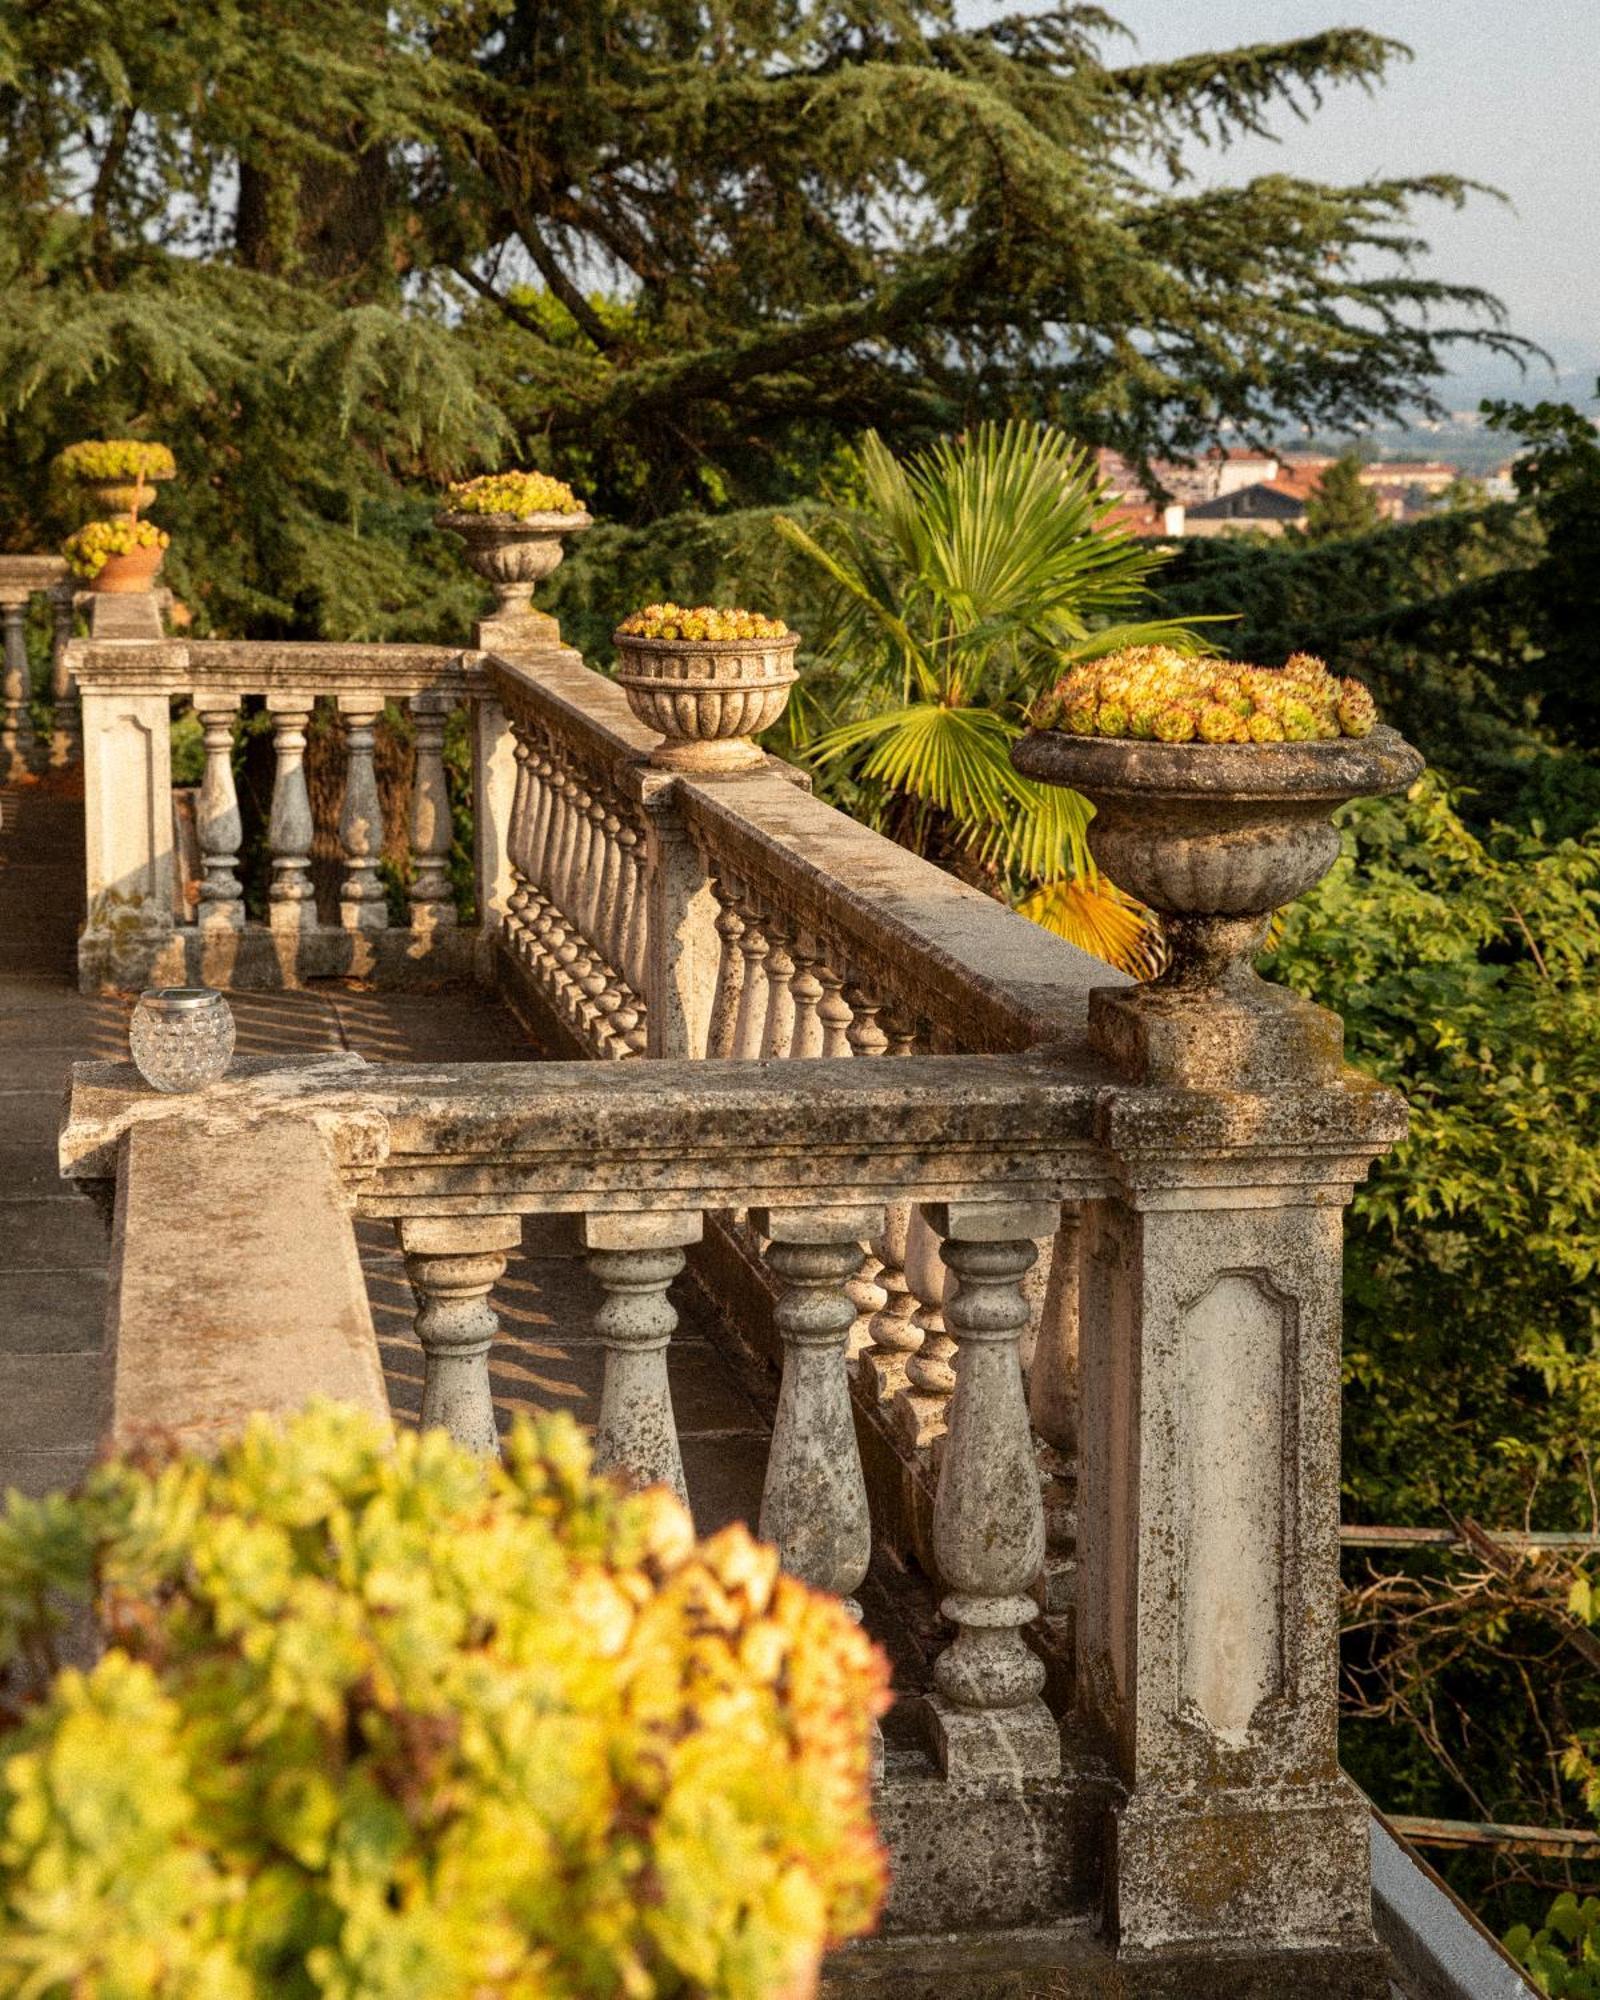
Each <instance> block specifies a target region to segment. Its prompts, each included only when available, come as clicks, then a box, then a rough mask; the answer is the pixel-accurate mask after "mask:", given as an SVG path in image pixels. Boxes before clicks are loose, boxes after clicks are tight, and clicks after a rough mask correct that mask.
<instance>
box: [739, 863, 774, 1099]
mask: <svg viewBox="0 0 1600 2000" xmlns="http://www.w3.org/2000/svg"><path fill="white" fill-rule="evenodd" d="M738 910H739V924H740V930H739V955H740V957H741V958H742V959H743V961H744V972H743V976H742V978H741V980H740V983H739V1012H738V1014H737V1016H736V1018H735V1021H734V1030H733V1054H734V1055H735V1056H736V1057H738V1058H739V1060H740V1061H742V1062H749V1061H754V1060H755V1058H756V1057H758V1056H759V1055H760V1054H761V1052H762V1040H763V1037H764V1035H765V1032H766V1025H767V934H766V930H765V928H764V920H763V917H762V911H761V905H760V904H759V903H758V902H757V901H756V899H755V897H754V896H753V895H751V894H749V892H748V891H747V892H745V893H744V894H742V895H741V896H740V899H739V903H738Z"/></svg>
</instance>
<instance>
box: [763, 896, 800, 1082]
mask: <svg viewBox="0 0 1600 2000" xmlns="http://www.w3.org/2000/svg"><path fill="white" fill-rule="evenodd" d="M793 942H794V932H793V931H792V930H791V929H790V927H789V926H788V925H787V924H786V923H784V922H783V920H782V919H781V918H780V917H777V916H773V915H770V914H769V916H768V918H767V962H766V974H767V1018H766V1022H765V1025H764V1026H763V1028H762V1032H761V1053H762V1054H763V1055H764V1056H780V1057H781V1056H788V1055H792V1054H793V1053H794V1019H795V1015H794V973H795V963H794V957H793V954H792V953H791V951H790V949H789V947H790V945H791V944H793Z"/></svg>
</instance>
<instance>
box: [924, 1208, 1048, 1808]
mask: <svg viewBox="0 0 1600 2000" xmlns="http://www.w3.org/2000/svg"><path fill="white" fill-rule="evenodd" d="M928 1221H929V1223H930V1225H931V1227H932V1228H933V1229H934V1231H935V1232H936V1233H937V1234H938V1235H940V1236H942V1237H943V1238H944V1261H945V1263H946V1264H947V1265H948V1266H949V1267H950V1269H951V1271H952V1272H953V1273H954V1274H955V1277H956V1280H957V1288H956V1290H955V1292H954V1293H953V1295H952V1296H951V1298H950V1300H949V1303H948V1305H947V1307H946V1317H947V1319H948V1321H949V1325H950V1329H951V1331H952V1332H953V1333H954V1335H955V1338H956V1344H957V1348H958V1350H959V1361H958V1364H957V1367H956V1386H955V1394H954V1395H953V1397H952V1398H951V1408H950V1429H949V1434H948V1435H947V1437H946V1438H945V1441H944V1450H943V1453H942V1455H941V1458H940V1464H939V1490H938V1497H937V1499H936V1501H935V1503H934V1516H933V1546H934V1555H935V1558H936V1560H937V1563H938V1568H939V1579H940V1582H941V1583H942V1584H943V1585H944V1587H945V1589H946V1590H947V1592H948V1593H949V1594H948V1595H947V1596H946V1597H945V1599H944V1602H943V1604H942V1606H941V1609H942V1610H943V1612H944V1614H945V1616H946V1617H947V1618H949V1619H952V1620H953V1621H954V1622H955V1624H956V1626H957V1627H958V1628H959V1629H958V1633H957V1637H956V1639H955V1641H954V1643H953V1644H951V1645H950V1646H947V1647H946V1648H945V1650H944V1652H942V1653H941V1654H940V1655H939V1657H938V1659H937V1660H936V1661H935V1662H934V1668H933V1679H934V1686H935V1688H936V1689H937V1690H938V1692H937V1693H936V1694H933V1695H930V1696H929V1697H928V1713H929V1717H930V1721H931V1724H932V1734H933V1739H934V1743H935V1747H936V1749H937V1751H938V1755H939V1759H940V1763H941V1765H942V1766H943V1769H944V1772H945V1775H946V1776H947V1777H955V1778H967V1777H972V1778H989V1779H1000V1778H1004V1779H1009V1780H1011V1781H1013V1782H1016V1781H1018V1780H1020V1779H1023V1778H1035V1777H1051V1776H1054V1775H1056V1774H1057V1773H1058V1772H1059V1771H1060V1768H1061V1739H1060V1733H1059V1731H1058V1729H1057V1726H1056V1723H1055V1721H1054V1719H1053V1718H1052V1716H1051V1714H1050V1711H1049V1709H1048V1708H1047V1707H1046V1706H1045V1704H1044V1702H1043V1701H1042V1700H1041V1699H1040V1690H1041V1689H1042V1688H1043V1686H1044V1678H1045V1673H1044V1663H1043V1661H1041V1660H1040V1659H1039V1657H1038V1655H1037V1654H1035V1653H1034V1652H1032V1651H1031V1650H1030V1649H1029V1647H1028V1645H1027V1642H1026V1641H1025V1640H1024V1639H1023V1636H1022V1629H1021V1628H1022V1627H1023V1626H1024V1625H1026V1624H1028V1623H1029V1622H1030V1620H1032V1619H1033V1618H1035V1617H1036V1616H1037V1615H1038V1606H1037V1604H1036V1603H1035V1601H1034V1599H1033V1597H1032V1596H1031V1595H1030V1594H1029V1593H1030V1592H1031V1591H1032V1589H1033V1586H1034V1584H1035V1582H1036V1581H1037V1579H1038V1576H1039V1571H1040V1568H1041V1566H1042V1564H1043V1561H1044V1510H1043V1507H1042V1505H1041V1504H1040V1498H1039V1475H1038V1471H1037V1468H1036V1467H1035V1464H1034V1457H1033V1437H1032V1433H1031V1431H1030V1429H1029V1426H1028V1408H1027V1403H1026V1400H1025V1398H1024V1395H1023V1387H1022V1369H1021V1365H1020V1363H1019V1362H1018V1359H1017V1341H1018V1338H1019V1336H1020V1335H1021V1333H1022V1330H1023V1328H1024V1327H1025V1326H1026V1325H1027V1323H1028V1307H1027V1302H1026V1301H1025V1300H1024V1298H1023V1296H1022V1292H1021V1289H1020V1282H1021V1279H1022V1277H1023V1275H1024V1273H1025V1272H1026V1271H1027V1270H1028V1268H1029V1266H1030V1265H1031V1264H1032V1263H1033V1261H1034V1258H1035V1256H1036V1255H1037V1254H1038V1253H1037V1252H1036V1250H1035V1248H1034V1241H1033V1239H1034V1238H1036V1237H1041V1236H1045V1235H1048V1234H1049V1233H1050V1232H1051V1231H1052V1230H1053V1229H1054V1228H1055V1225H1056V1217H1055V1213H1054V1211H1053V1210H1052V1209H1050V1208H1049V1207H1047V1206H1044V1205H1038V1204H1031V1203H1009V1202H1008V1203H977V1202H972V1203H966V1202H963V1203H954V1202H952V1203H948V1204H944V1203H941V1204H935V1205H932V1206H930V1207H929V1210H928Z"/></svg>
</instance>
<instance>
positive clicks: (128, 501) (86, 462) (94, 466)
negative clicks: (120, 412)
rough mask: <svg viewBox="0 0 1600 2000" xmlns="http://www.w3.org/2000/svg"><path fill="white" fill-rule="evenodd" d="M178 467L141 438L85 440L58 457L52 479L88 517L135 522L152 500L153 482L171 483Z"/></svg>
mask: <svg viewBox="0 0 1600 2000" xmlns="http://www.w3.org/2000/svg"><path fill="white" fill-rule="evenodd" d="M177 470H178V468H177V464H176V462H175V461H174V459H173V456H172V453H171V452H170V451H169V450H168V448H167V447H166V446H165V445H164V444H150V443H147V442H146V441H145V440H143V439H142V438H85V439H83V440H82V441H81V442H80V443H78V444H69V445H68V446H67V447H66V449H65V450H64V451H60V452H57V454H56V458H55V465H54V471H55V475H56V477H57V478H58V479H59V480H61V481H63V482H64V483H65V484H66V485H68V486H70V487H71V488H73V490H74V491H75V492H76V493H78V494H79V495H81V497H82V502H83V506H84V509H85V511H86V512H88V513H90V514H113V515H117V514H121V515H127V516H128V517H129V518H131V519H133V520H137V519H138V517H139V514H140V512H141V510H142V509H144V508H146V507H148V506H149V505H150V504H151V502H152V501H153V500H154V499H155V497H156V491H155V486H154V484H153V482H154V481H156V480H166V479H172V478H175V477H176V475H177Z"/></svg>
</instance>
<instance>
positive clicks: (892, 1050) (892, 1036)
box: [883, 1001, 919, 1056]
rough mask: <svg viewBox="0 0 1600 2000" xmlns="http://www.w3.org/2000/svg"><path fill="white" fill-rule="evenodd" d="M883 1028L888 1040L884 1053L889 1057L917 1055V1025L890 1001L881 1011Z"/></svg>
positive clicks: (896, 1004)
mask: <svg viewBox="0 0 1600 2000" xmlns="http://www.w3.org/2000/svg"><path fill="white" fill-rule="evenodd" d="M883 1026H884V1030H885V1032H886V1033H887V1035H888V1038H889V1046H888V1048H887V1049H886V1050H885V1051H884V1053H885V1054H886V1055H891V1056H911V1055H915V1054H916V1053H917V1046H918V1043H917V1034H918V1027H919V1023H918V1022H917V1021H916V1020H915V1019H914V1018H913V1017H912V1016H911V1015H910V1014H906V1013H903V1012H902V1011H901V1010H900V1008H899V1005H898V1003H896V1002H893V1001H891V1002H890V1003H889V1005H888V1006H886V1007H885V1008H884V1010H883Z"/></svg>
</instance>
